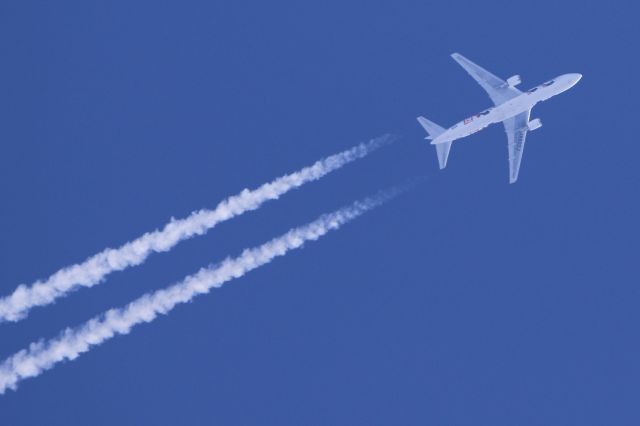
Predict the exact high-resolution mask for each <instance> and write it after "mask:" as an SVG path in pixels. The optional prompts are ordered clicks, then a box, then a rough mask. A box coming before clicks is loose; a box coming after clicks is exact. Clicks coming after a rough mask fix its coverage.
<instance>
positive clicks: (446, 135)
mask: <svg viewBox="0 0 640 426" xmlns="http://www.w3.org/2000/svg"><path fill="white" fill-rule="evenodd" d="M581 78H582V74H563V75H561V76H559V77H556V78H554V79H553V80H550V81H548V82H546V83H543V84H541V85H539V86H536V87H534V88H532V89H531V90H528V91H526V92H523V93H522V94H521V95H518V96H516V97H515V98H513V99H510V100H508V101H506V102H504V103H502V104H500V105H497V106H495V107H492V108H489V109H487V110H485V111H482V112H481V113H479V114H476V115H473V116H471V117H468V118H465V119H464V120H462V121H460V122H459V123H456V124H454V125H453V126H451V127H449V128H448V129H447V130H445V131H444V132H443V133H441V134H440V135H438V136H437V137H436V138H435V139H433V140H432V141H431V144H434V145H435V144H440V143H446V142H451V141H454V140H456V139H461V138H464V137H466V136H469V135H471V134H473V133H476V132H478V131H480V130H482V129H484V128H485V127H487V126H489V125H491V124H494V123H500V122H502V121H504V120H506V119H508V118H511V117H514V116H516V115H518V114H520V113H523V112H526V111H529V110H530V109H531V108H533V106H534V105H535V104H537V103H538V102H542V101H546V100H547V99H549V98H551V97H553V96H555V95H558V94H560V93H562V92H564V91H566V90H568V89H570V88H571V87H573V86H574V85H575V84H576V83H577V82H578V81H579V80H580V79H581ZM532 123H533V122H532ZM531 130H533V129H531Z"/></svg>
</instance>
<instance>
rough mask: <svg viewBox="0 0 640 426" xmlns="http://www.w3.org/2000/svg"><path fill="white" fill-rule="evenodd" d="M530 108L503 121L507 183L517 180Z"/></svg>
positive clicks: (527, 128)
mask: <svg viewBox="0 0 640 426" xmlns="http://www.w3.org/2000/svg"><path fill="white" fill-rule="evenodd" d="M530 114H531V110H529V111H526V112H522V113H520V114H518V115H516V116H514V117H511V118H508V119H506V120H504V121H503V124H504V130H505V132H507V141H508V144H507V147H508V148H509V183H514V182H515V181H517V180H518V172H519V171H520V162H521V161H522V151H523V150H524V140H525V138H526V137H527V131H528V130H529V126H528V124H529V115H530Z"/></svg>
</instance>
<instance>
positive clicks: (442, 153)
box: [436, 141, 453, 170]
mask: <svg viewBox="0 0 640 426" xmlns="http://www.w3.org/2000/svg"><path fill="white" fill-rule="evenodd" d="M452 143H453V142H451V141H450V142H444V143H439V144H436V153H437V154H438V164H439V165H440V169H441V170H442V169H444V168H445V167H447V158H449V150H450V149H451V144H452Z"/></svg>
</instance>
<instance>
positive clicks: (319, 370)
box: [0, 1, 640, 425]
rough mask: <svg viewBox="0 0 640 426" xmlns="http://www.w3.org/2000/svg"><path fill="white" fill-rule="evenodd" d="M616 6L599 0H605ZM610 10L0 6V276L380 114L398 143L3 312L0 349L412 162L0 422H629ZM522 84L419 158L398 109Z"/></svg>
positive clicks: (438, 110) (36, 382)
mask: <svg viewBox="0 0 640 426" xmlns="http://www.w3.org/2000/svg"><path fill="white" fill-rule="evenodd" d="M620 4H622V3H620ZM637 14H638V10H637V6H628V7H623V6H617V5H614V4H606V5H601V6H596V5H586V4H583V3H582V2H573V1H567V2H546V1H541V2H537V3H535V4H532V3H517V2H516V3H514V2H507V1H500V2H468V3H467V2H455V1H449V2H440V3H439V4H434V3H431V2H424V1H421V2H346V3H345V2H323V3H315V4H312V3H311V2H304V3H303V2H291V3H286V2H205V1H192V2H181V3H180V4H178V3H177V2H164V1H154V2H136V3H135V4H130V2H87V1H66V2H62V3H56V4H55V5H54V4H53V3H51V2H30V1H19V2H18V1H6V2H3V3H2V5H0V49H1V51H2V57H3V66H2V67H1V69H0V76H1V77H2V78H1V79H0V81H1V83H0V113H1V115H2V117H3V120H2V126H0V138H1V140H2V143H1V144H0V147H1V150H2V152H0V197H1V199H2V200H3V207H2V209H0V219H1V220H0V235H2V238H1V239H0V263H1V266H2V267H1V268H0V292H1V294H2V295H7V294H9V293H11V292H12V291H13V289H14V288H15V287H16V286H17V285H18V284H20V283H30V282H33V281H35V280H36V279H38V278H44V277H47V276H48V275H49V274H51V273H53V272H55V271H56V270H58V269H59V268H60V267H63V266H66V265H69V264H72V263H75V262H78V261H81V260H84V259H85V258H86V257H87V256H89V255H92V254H94V253H96V252H98V251H100V250H102V249H104V248H105V247H108V246H111V247H115V246H118V245H120V244H122V243H123V242H125V241H128V240H130V239H133V238H135V237H137V236H139V235H140V234H142V233H144V232H146V231H150V230H153V229H155V228H157V227H160V226H162V225H163V224H164V223H165V222H166V221H167V220H168V219H169V218H170V217H171V216H175V217H184V216H186V215H188V214H189V213H190V212H191V211H193V210H195V209H199V208H203V207H214V206H215V205H216V204H217V203H218V202H219V201H220V200H222V199H223V198H225V197H227V196H229V195H233V194H235V193H237V192H238V191H239V190H241V189H243V188H245V187H255V186H258V185H260V184H262V183H264V182H267V181H269V180H271V179H273V178H275V177H277V176H280V175H282V174H284V173H286V172H290V171H294V170H297V169H299V168H301V167H303V166H306V165H308V164H311V163H313V162H314V161H316V160H318V159H320V158H322V157H324V156H326V155H330V154H332V153H335V152H338V151H341V150H343V149H347V148H349V147H351V146H352V145H354V144H356V143H358V142H362V141H366V140H369V139H371V138H374V137H376V136H379V135H381V134H383V133H388V132H391V133H394V134H397V135H399V136H401V139H400V140H399V142H398V143H396V144H394V145H393V146H390V147H387V148H384V149H382V150H380V151H378V152H376V153H374V154H372V155H371V156H370V157H368V158H366V159H363V160H361V161H358V162H356V163H355V164H352V165H349V166H347V167H345V168H344V169H342V170H340V171H338V172H336V173H333V174H331V175H329V176H327V177H326V178H323V179H322V180H320V181H318V182H316V183H311V184H308V185H306V186H305V187H303V188H302V189H300V190H297V191H295V192H292V193H290V194H288V195H286V196H285V197H284V198H283V199H281V200H279V201H277V202H273V203H270V204H267V205H265V206H264V207H263V208H261V209H260V210H259V211H257V212H253V213H248V214H246V215H243V216H242V217H239V218H237V219H234V220H233V221H230V222H227V223H225V224H222V225H220V226H219V227H217V228H216V229H214V230H213V231H212V232H210V233H209V234H207V235H206V236H204V237H199V238H196V239H193V240H190V241H188V242H185V243H183V244H180V245H179V246H177V247H176V248H175V249H174V250H172V251H171V252H170V253H164V254H158V255H154V256H152V257H151V258H150V259H149V260H148V261H147V262H146V263H145V264H144V265H143V266H140V267H136V268H132V269H129V270H127V271H125V272H122V273H116V274H113V275H112V276H110V277H109V278H108V279H107V281H106V282H105V283H104V284H102V285H100V286H97V287H95V288H93V289H90V290H86V289H85V290H81V291H78V292H76V293H74V294H71V295H70V296H69V297H67V298H65V299H62V300H60V301H59V302H58V303H56V304H55V305H53V306H49V307H46V308H41V309H37V310H34V311H33V312H32V314H31V315H30V316H29V318H28V319H26V320H24V321H21V322H18V323H15V324H14V323H11V324H1V325H0V342H1V343H0V357H1V358H2V359H4V358H6V357H8V356H10V355H11V354H13V353H14V352H16V351H18V350H20V349H22V348H24V347H26V346H27V345H28V344H29V343H31V342H32V341H34V340H37V339H39V338H51V337H54V336H56V335H57V333H58V332H59V331H60V330H62V329H63V328H64V327H67V326H75V325H78V324H81V323H82V322H84V321H86V320H87V319H89V318H91V317H93V316H95V315H97V314H99V313H101V312H103V311H105V310H107V309H109V308H111V307H118V306H122V305H124V304H126V303H127V302H129V301H131V300H132V299H134V298H136V297H139V296H140V295H142V294H144V293H145V292H147V291H152V290H156V289H160V288H163V287H165V286H167V285H169V284H171V283H174V282H176V281H177V280H179V279H181V278H182V277H184V276H185V275H187V274H189V273H192V272H194V271H196V270H197V269H198V268H200V267H201V266H204V265H207V264H209V263H211V262H216V261H219V260H221V259H223V258H224V257H226V256H227V255H236V254H239V253H240V251H241V250H242V249H243V248H245V247H251V246H254V245H257V244H260V243H262V242H264V241H266V240H267V239H270V238H272V237H274V236H277V235H279V234H281V233H283V232H285V231H287V230H288V229H289V228H291V227H294V226H298V225H302V224H304V223H307V222H309V221H311V220H313V219H315V218H316V217H317V216H318V215H319V214H321V213H324V212H328V211H332V210H334V209H336V208H338V207H341V206H342V205H344V204H347V203H350V202H351V201H353V200H354V199H356V198H359V197H363V196H366V195H368V194H370V193H373V192H375V191H377V190H379V189H381V188H386V187H389V186H392V185H396V184H401V183H404V182H406V181H407V180H408V179H413V178H415V177H426V179H425V182H424V183H423V184H422V185H420V186H418V187H417V188H415V189H414V190H412V191H410V192H409V193H407V194H406V195H404V196H402V197H400V198H398V199H396V200H394V201H393V202H392V203H389V204H387V205H385V206H383V207H381V208H379V209H376V210H374V211H372V212H371V213H368V214H367V215H365V216H364V217H362V218H359V219H357V220H356V221H354V222H353V223H351V224H349V225H347V226H345V228H344V229H341V230H340V231H338V232H336V233H332V234H330V235H328V236H327V237H325V238H323V239H322V240H320V241H319V242H317V243H311V244H308V245H307V246H306V247H305V248H304V249H303V250H301V251H296V252H292V253H291V254H289V255H287V256H286V257H285V258H282V259H278V260H276V261H274V262H273V263H272V264H270V265H268V266H265V267H263V268H261V269H259V270H257V271H255V272H252V273H250V274H248V275H247V276H245V277H243V278H241V279H239V280H236V281H234V282H233V283H230V284H229V285H228V286H226V287H223V288H222V289H219V290H215V291H213V292H212V293H211V294H209V295H207V296H204V297H201V298H198V299H196V300H195V301H194V302H193V303H190V304H188V305H184V306H181V307H178V308H177V309H176V310H175V311H174V312H172V313H171V314H170V315H168V316H167V317H163V318H160V319H158V320H156V321H155V322H153V323H152V324H148V325H142V326H139V327H137V328H135V329H134V330H133V332H132V333H131V334H129V335H127V336H121V337H117V338H115V339H113V340H111V341H110V342H108V343H105V344H104V345H102V346H100V347H98V348H96V349H94V350H92V351H90V352H89V353H87V354H85V355H83V356H81V357H80V358H78V359H77V360H75V361H73V362H67V363H64V364H61V365H59V366H57V367H56V368H54V369H53V370H51V371H48V372H46V373H44V374H43V375H42V376H40V377H38V378H36V379H32V380H27V381H24V382H23V383H22V384H21V385H20V387H19V389H18V390H17V392H11V391H10V392H8V393H6V394H5V395H3V396H1V397H0V423H1V424H3V425H4V424H7V425H34V424H48V425H75V424H78V425H85V424H95V425H102V424H104V425H111V424H121V425H129V424H131V425H138V424H157V425H163V424H167V425H169V424H243V425H247V424H349V425H353V424H367V425H371V424H447V425H448V424H451V425H478V424H492V425H513V424H519V425H538V424H581V425H590V424H593V425H597V424H618V425H625V424H630V425H631V424H638V422H640V411H639V410H638V405H637V395H638V392H639V389H638V383H640V367H639V365H638V361H637V358H638V354H639V352H640V344H639V343H638V339H637V324H638V323H639V320H640V314H638V309H637V306H638V301H639V300H638V299H639V293H638V289H637V282H638V279H637V272H636V269H635V268H634V263H633V262H634V261H635V256H636V253H637V236H638V225H637V217H638V203H637V193H638V182H639V181H638V172H637V161H638V157H639V156H638V154H639V153H640V152H639V151H640V149H639V148H638V144H637V143H636V137H635V133H636V129H635V125H634V123H635V122H636V121H637V113H638V106H637V100H636V99H637V95H636V94H637V88H636V83H635V82H634V78H635V75H637V74H638V68H639V62H638V59H637V57H636V56H637V55H635V51H634V50H633V49H634V48H635V47H634V43H635V42H636V40H637V39H638V36H639V35H640V34H638V29H637V23H636V22H635V21H636V19H635V17H636V16H637ZM454 51H459V52H461V53H462V54H464V55H466V56H467V57H469V58H470V59H471V60H473V61H476V62H477V63H479V64H480V65H482V66H484V67H486V68H487V69H489V70H490V71H492V72H494V73H495V74H497V75H499V76H501V77H503V78H506V77H509V76H510V75H513V74H520V75H521V76H522V79H523V83H522V86H523V87H524V88H528V87H530V86H535V85H537V84H539V83H541V82H543V81H546V80H548V79H550V78H552V77H554V76H556V75H559V74H564V73H567V72H580V73H582V74H583V75H584V77H583V79H582V80H581V81H580V82H579V83H578V85H577V86H575V87H574V88H573V89H572V90H570V91H568V92H566V93H565V94H562V95H561V96H558V97H556V98H553V99H552V100H550V101H548V102H545V103H543V104H541V105H538V106H537V107H536V108H535V109H534V111H533V114H532V118H534V117H539V118H541V119H542V122H543V127H542V128H541V129H539V130H536V131H534V132H531V133H530V134H529V135H528V139H527V145H526V148H525V155H524V160H523V164H522V169H521V172H520V180H519V181H518V183H517V184H515V185H509V184H508V166H507V152H506V138H505V135H504V131H503V129H502V128H501V127H499V126H493V127H490V128H488V129H485V130H484V131H482V132H480V133H478V134H477V135H474V136H472V137H470V138H468V139H465V140H463V141H460V142H458V143H456V144H454V146H453V148H452V152H451V155H450V157H449V165H448V167H447V169H446V170H444V171H438V170H437V160H436V156H435V152H433V151H434V150H433V149H432V147H429V146H427V145H426V144H425V142H424V141H423V139H422V138H423V137H424V133H423V131H422V129H421V128H420V127H419V126H418V124H417V123H416V122H415V117H416V116H417V115H425V116H426V117H428V118H430V119H431V120H433V121H435V122H436V123H438V124H440V125H443V126H449V125H451V124H453V123H454V122H456V121H458V120H460V119H461V118H463V117H465V116H467V115H469V114H470V113H473V112H477V111H480V110H482V109H484V108H486V107H487V106H489V105H490V100H489V99H488V97H487V96H486V94H485V93H484V91H482V89H481V88H480V87H479V86H478V85H477V84H476V83H475V82H474V81H473V80H472V79H471V78H470V77H469V76H468V75H467V74H466V73H465V72H464V71H463V70H462V69H461V68H460V67H459V66H458V65H457V64H456V63H455V62H454V61H453V60H452V59H451V58H450V57H449V54H450V53H452V52H454Z"/></svg>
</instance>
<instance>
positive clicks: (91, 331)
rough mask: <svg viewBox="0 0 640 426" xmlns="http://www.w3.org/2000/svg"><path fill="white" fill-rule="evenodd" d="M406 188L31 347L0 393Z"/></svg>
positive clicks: (9, 366)
mask: <svg viewBox="0 0 640 426" xmlns="http://www.w3.org/2000/svg"><path fill="white" fill-rule="evenodd" d="M402 190H403V188H395V189H392V190H389V191H385V192H381V193H379V194H378V195H376V196H373V197H370V198H366V199H364V200H361V201H356V202H355V203H353V204H351V205H350V206H347V207H343V208H341V209H339V210H337V211H335V212H333V213H329V214H325V215H322V216H320V217H319V218H318V219H316V220H315V221H313V222H311V223H309V224H307V225H304V226H301V227H299V228H294V229H291V230H290V231H289V232H287V233H285V234H284V235H282V236H280V237H277V238H274V239H272V240H271V241H269V242H267V243H265V244H263V245H261V246H258V247H254V248H251V249H246V250H244V251H243V252H242V254H240V256H238V257H236V258H227V259H225V260H224V261H222V262H221V263H219V264H217V265H214V266H210V267H207V268H203V269H201V270H200V271H198V272H197V273H196V274H195V275H190V276H188V277H187V278H185V279H184V280H183V281H181V282H179V283H177V284H174V285H172V286H170V287H167V288H165V289H162V290H158V291H156V292H153V293H148V294H145V295H144V296H142V297H140V298H138V299H136V300H134V301H133V302H131V303H129V304H128V305H127V306H125V307H123V308H120V309H110V310H109V311H107V312H106V313H104V314H102V315H100V316H98V317H95V318H93V319H91V320H89V321H88V322H86V323H84V325H82V326H79V327H77V328H73V329H71V328H68V329H66V330H65V331H64V332H62V333H61V334H60V336H58V337H57V338H55V339H52V340H49V341H48V342H43V341H40V342H37V343H32V344H31V345H30V346H29V348H28V349H24V350H22V351H20V352H18V353H16V354H14V355H13V356H11V357H9V358H8V359H6V360H5V361H4V362H3V363H2V364H0V394H3V393H4V392H5V391H6V390H7V389H13V390H15V389H16V388H17V385H18V383H19V382H20V381H22V380H24V379H26V378H29V377H36V376H38V375H40V374H41V373H42V372H44V371H45V370H48V369H50V368H53V367H54V366H55V365H56V364H57V363H59V362H61V361H64V360H73V359H76V358H77V357H78V356H79V355H80V354H82V353H84V352H87V351H89V349H90V348H91V347H92V346H97V345H100V344H101V343H103V342H105V341H107V340H109V339H111V338H112V337H115V336H116V335H118V334H127V333H129V331H131V329H132V328H133V326H135V325H136V324H141V323H143V322H151V321H153V320H154V319H155V318H156V317H157V316H158V315H159V314H166V313H168V312H169V311H171V310H172V309H173V308H174V307H175V306H176V305H178V304H179V303H185V302H189V301H190V300H192V299H193V298H194V297H196V296H198V295H199V294H204V293H208V292H209V290H211V289H212V288H217V287H221V286H222V285H223V284H224V283H225V282H227V281H230V280H232V279H234V278H240V277H242V276H243V275H244V274H246V273H247V272H249V271H251V270H253V269H256V268H258V267H260V266H262V265H265V264H267V263H269V262H271V261H272V260H273V259H275V258H276V257H279V256H284V255H285V254H286V253H287V252H288V251H290V250H293V249H297V248H301V247H302V246H303V244H304V243H305V242H307V241H314V240H317V239H319V238H320V237H322V236H323V235H325V234H326V233H328V232H329V231H331V230H335V229H338V228H340V227H341V226H342V225H344V224H346V223H347V222H349V221H351V220H353V219H355V218H356V217H358V216H360V215H362V214H363V213H365V212H367V211H368V210H371V209H373V208H375V207H377V206H379V205H381V204H383V203H384V202H386V201H388V200H390V199H391V198H393V197H394V196H396V195H398V194H399V193H400V192H401V191H402Z"/></svg>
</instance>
